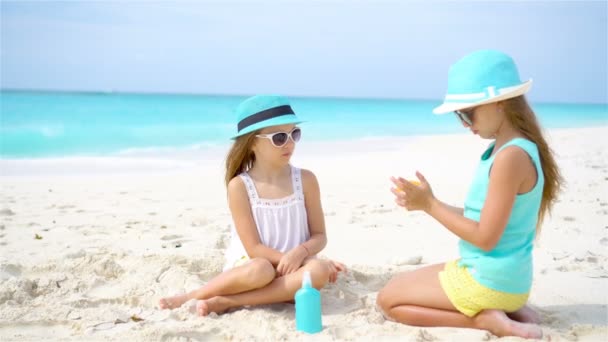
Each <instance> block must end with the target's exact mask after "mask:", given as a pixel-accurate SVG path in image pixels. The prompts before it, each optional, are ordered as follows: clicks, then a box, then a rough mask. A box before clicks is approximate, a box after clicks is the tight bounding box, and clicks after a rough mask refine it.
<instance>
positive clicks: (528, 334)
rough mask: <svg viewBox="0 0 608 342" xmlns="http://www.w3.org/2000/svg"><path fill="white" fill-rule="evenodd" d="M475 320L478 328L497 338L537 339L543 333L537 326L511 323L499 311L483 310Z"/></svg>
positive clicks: (505, 315)
mask: <svg viewBox="0 0 608 342" xmlns="http://www.w3.org/2000/svg"><path fill="white" fill-rule="evenodd" d="M475 320H476V321H477V323H478V324H479V327H480V328H483V329H485V330H488V331H490V332H491V333H492V334H494V335H496V336H498V337H503V336H519V337H523V338H536V339H539V338H541V337H542V336H543V331H542V330H541V328H540V327H539V326H538V325H534V324H528V323H520V322H517V321H513V320H511V319H510V318H509V317H508V316H507V314H506V313H505V312H504V311H501V310H484V311H482V312H481V313H479V315H477V316H476V317H475Z"/></svg>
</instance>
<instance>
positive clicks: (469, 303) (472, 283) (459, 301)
mask: <svg viewBox="0 0 608 342" xmlns="http://www.w3.org/2000/svg"><path fill="white" fill-rule="evenodd" d="M439 282H440V283H441V287H442V288H443V291H444V292H445V293H446V294H447V296H448V298H449V299H450V302H452V304H453V305H454V306H455V307H456V309H458V311H460V312H462V313H463V314H464V315H466V316H468V317H473V316H475V315H477V314H478V313H479V312H481V311H483V310H485V309H499V310H503V311H505V312H515V311H517V310H519V309H521V308H522V307H523V306H524V305H526V302H527V301H528V296H529V295H530V294H529V293H522V294H514V293H507V292H501V291H496V290H493V289H490V288H487V287H485V286H483V285H481V284H480V283H478V282H477V280H475V278H473V276H471V274H470V273H469V271H468V270H467V268H466V267H461V266H458V261H457V260H455V261H450V262H447V263H446V264H445V268H444V269H443V271H441V272H439Z"/></svg>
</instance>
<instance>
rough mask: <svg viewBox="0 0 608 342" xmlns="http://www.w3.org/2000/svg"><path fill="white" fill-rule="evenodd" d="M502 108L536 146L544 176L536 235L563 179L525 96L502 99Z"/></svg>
mask: <svg viewBox="0 0 608 342" xmlns="http://www.w3.org/2000/svg"><path fill="white" fill-rule="evenodd" d="M503 109H504V111H505V114H506V117H507V119H508V120H509V121H510V122H511V124H512V125H513V127H515V128H516V129H517V130H518V131H519V132H521V133H522V134H523V135H524V136H525V137H526V138H527V139H528V140H530V141H532V142H534V143H535V144H536V146H537V148H538V152H539V157H540V164H541V167H542V169H543V175H544V177H545V186H544V187H543V197H542V199H541V202H540V210H539V212H538V224H537V226H536V234H537V236H538V233H540V227H541V224H542V222H543V220H544V218H545V215H546V214H547V213H550V212H551V208H552V207H553V204H554V203H555V201H556V199H557V195H558V194H559V192H560V190H561V188H562V184H563V182H564V179H563V177H562V175H561V173H560V170H559V167H558V166H557V163H556V161H555V157H554V156H553V150H551V148H550V147H549V145H548V144H547V140H546V139H545V137H544V136H543V133H542V131H541V128H540V125H539V123H538V120H537V119H536V115H534V111H533V110H532V108H531V107H530V105H529V104H528V102H527V101H526V99H525V97H524V96H523V95H521V96H517V97H514V98H511V99H508V100H505V101H503Z"/></svg>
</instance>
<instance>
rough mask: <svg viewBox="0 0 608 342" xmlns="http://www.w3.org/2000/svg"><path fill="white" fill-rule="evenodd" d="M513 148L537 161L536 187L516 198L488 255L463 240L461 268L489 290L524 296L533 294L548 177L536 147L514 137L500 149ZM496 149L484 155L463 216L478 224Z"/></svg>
mask: <svg viewBox="0 0 608 342" xmlns="http://www.w3.org/2000/svg"><path fill="white" fill-rule="evenodd" d="M513 145H515V146H518V147H519V148H521V149H523V150H524V151H526V153H527V154H528V155H529V156H530V158H531V160H532V161H533V162H534V165H535V167H536V171H537V181H536V184H535V185H534V188H532V190H531V191H529V192H527V193H525V194H518V195H517V196H516V198H515V203H514V204H513V209H512V211H511V215H510V216H509V221H508V222H507V226H506V227H505V230H504V232H503V234H502V236H501V238H500V240H499V241H498V244H497V245H496V246H495V247H494V248H493V249H492V250H491V251H489V252H486V251H484V250H483V249H480V248H477V247H476V246H474V245H472V244H470V243H468V242H467V241H464V240H460V242H459V250H460V257H461V259H460V261H459V265H460V266H463V267H466V268H468V270H469V272H470V273H471V275H472V276H473V278H475V280H477V281H478V282H479V283H480V284H482V285H484V286H486V287H489V288H491V289H494V290H497V291H502V292H507V293H515V294H523V293H528V292H530V287H531V286H532V248H533V243H534V236H535V234H536V224H537V222H538V212H539V209H540V202H541V199H542V194H543V186H544V184H545V178H544V176H543V171H542V167H541V164H540V159H539V154H538V148H537V147H536V144H534V143H533V142H531V141H529V140H526V139H523V138H515V139H513V140H511V141H509V142H508V143H506V144H505V145H504V146H502V147H501V148H500V150H502V149H504V148H506V147H508V146H513ZM493 150H494V143H492V144H490V146H489V147H488V149H487V150H486V151H485V152H484V153H483V155H482V156H481V161H480V163H479V167H478V168H477V171H476V173H475V177H474V178H473V184H472V185H471V187H470V189H469V193H468V195H467V198H466V201H465V204H464V216H465V217H467V218H469V219H471V220H475V221H477V222H479V219H480V217H481V209H482V208H483V205H484V203H485V200H486V196H487V192H488V185H489V183H490V169H491V167H492V164H493V163H494V158H495V157H496V155H497V154H498V153H500V150H498V152H497V153H495V154H494V155H492V151H493ZM491 155H492V156H491Z"/></svg>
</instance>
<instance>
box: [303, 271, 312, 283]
mask: <svg viewBox="0 0 608 342" xmlns="http://www.w3.org/2000/svg"><path fill="white" fill-rule="evenodd" d="M302 287H312V278H311V277H310V271H308V270H307V271H304V274H303V275H302Z"/></svg>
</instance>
